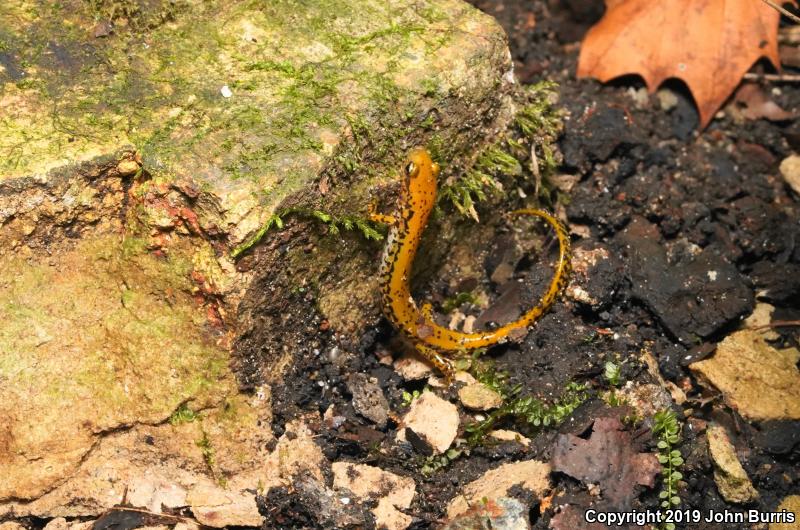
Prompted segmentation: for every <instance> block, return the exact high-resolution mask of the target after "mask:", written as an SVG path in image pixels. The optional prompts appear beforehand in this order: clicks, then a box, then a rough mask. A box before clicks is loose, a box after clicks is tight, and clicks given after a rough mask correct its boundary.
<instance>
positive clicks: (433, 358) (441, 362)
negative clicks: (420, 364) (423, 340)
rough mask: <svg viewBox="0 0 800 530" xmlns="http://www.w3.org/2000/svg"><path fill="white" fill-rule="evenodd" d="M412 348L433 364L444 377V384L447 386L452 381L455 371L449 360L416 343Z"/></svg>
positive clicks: (428, 347)
mask: <svg viewBox="0 0 800 530" xmlns="http://www.w3.org/2000/svg"><path fill="white" fill-rule="evenodd" d="M414 347H415V348H416V349H417V351H418V352H419V354H420V355H422V356H423V357H425V359H426V360H428V361H429V362H430V363H431V364H433V366H435V367H436V369H437V370H439V371H440V372H441V373H442V375H444V379H445V383H446V384H448V385H449V384H450V383H451V382H452V381H453V376H454V375H455V373H456V369H455V368H454V367H453V363H452V362H450V359H448V358H447V357H445V356H444V355H442V354H441V353H439V352H438V351H436V350H435V349H433V348H431V347H430V346H426V345H424V344H420V343H417V344H414Z"/></svg>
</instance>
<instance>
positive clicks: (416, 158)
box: [404, 147, 439, 208]
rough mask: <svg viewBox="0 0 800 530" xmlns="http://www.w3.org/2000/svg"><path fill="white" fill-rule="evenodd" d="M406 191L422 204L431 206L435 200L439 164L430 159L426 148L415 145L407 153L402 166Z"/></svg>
mask: <svg viewBox="0 0 800 530" xmlns="http://www.w3.org/2000/svg"><path fill="white" fill-rule="evenodd" d="M404 171H405V177H406V185H407V187H408V191H409V193H410V194H411V197H413V198H414V199H415V200H416V201H422V202H423V203H424V204H423V206H427V207H429V208H432V207H433V203H434V201H435V200H436V179H437V178H438V177H439V164H437V163H436V162H434V161H433V160H431V155H430V153H428V150H427V149H425V148H423V147H415V148H414V149H412V150H411V152H410V153H409V154H408V159H407V160H406V165H405V168H404Z"/></svg>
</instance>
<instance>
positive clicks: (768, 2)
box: [761, 0, 800, 24]
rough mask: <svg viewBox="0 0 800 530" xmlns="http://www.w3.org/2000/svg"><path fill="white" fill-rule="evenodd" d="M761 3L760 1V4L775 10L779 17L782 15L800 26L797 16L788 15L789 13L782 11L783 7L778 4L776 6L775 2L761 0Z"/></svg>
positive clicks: (799, 19) (799, 18)
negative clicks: (762, 3)
mask: <svg viewBox="0 0 800 530" xmlns="http://www.w3.org/2000/svg"><path fill="white" fill-rule="evenodd" d="M761 1H762V2H764V3H765V4H767V5H768V6H770V7H772V8H773V9H776V10H778V12H779V13H780V14H781V15H783V16H786V17H789V18H791V19H792V20H794V21H795V22H796V23H798V24H800V17H798V16H797V15H795V14H792V13H790V12H789V11H787V10H786V9H784V8H783V7H781V6H779V5H778V4H776V3H775V2H773V1H772V0H761Z"/></svg>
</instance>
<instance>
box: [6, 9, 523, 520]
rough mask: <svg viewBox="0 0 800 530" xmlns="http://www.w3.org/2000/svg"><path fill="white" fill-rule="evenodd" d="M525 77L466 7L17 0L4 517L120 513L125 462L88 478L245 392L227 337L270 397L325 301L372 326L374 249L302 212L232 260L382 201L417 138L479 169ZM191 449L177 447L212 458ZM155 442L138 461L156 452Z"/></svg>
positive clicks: (332, 310)
mask: <svg viewBox="0 0 800 530" xmlns="http://www.w3.org/2000/svg"><path fill="white" fill-rule="evenodd" d="M510 68H511V63H510V56H509V53H508V49H507V47H506V43H505V36H504V34H503V32H502V30H501V29H500V28H499V26H498V25H497V24H496V23H495V22H494V21H493V19H491V18H490V17H488V16H485V15H483V14H481V13H479V12H478V11H477V10H475V9H474V8H472V7H471V6H469V5H467V4H465V3H463V2H461V1H460V0H425V1H423V2H418V1H412V0H391V1H388V2H385V1H383V0H319V1H317V2H304V1H300V0H269V1H266V0H235V1H232V2H222V1H204V0H181V1H178V2H175V3H173V2H166V1H160V0H156V1H146V2H144V1H139V0H89V1H84V0H65V1H62V2H38V1H35V0H9V1H6V2H2V5H0V383H2V384H0V409H3V407H4V409H3V410H0V412H2V415H3V417H8V418H10V419H11V421H10V422H9V423H6V424H4V425H2V426H0V502H2V503H4V504H0V511H3V510H6V512H3V513H7V511H8V510H11V511H12V512H13V513H15V514H18V515H20V514H22V515H24V514H36V515H37V516H43V515H47V514H52V513H55V511H58V514H59V515H66V516H68V515H91V514H97V513H100V512H102V511H103V510H104V509H105V508H107V507H108V506H111V505H113V504H116V503H119V502H121V500H122V498H121V495H122V492H123V491H124V488H121V487H116V486H115V484H116V482H115V481H116V480H117V479H119V480H121V481H123V482H125V481H127V480H129V479H131V476H132V475H130V473H133V471H131V470H127V471H125V473H128V474H125V473H122V472H121V471H119V470H117V469H110V468H109V469H106V468H103V469H104V471H103V473H101V474H99V475H93V474H92V473H91V472H90V470H88V469H87V468H86V466H94V465H98V459H101V457H104V458H109V455H114V454H130V447H131V446H132V445H135V443H136V441H135V436H137V435H138V434H137V433H151V434H142V436H150V437H153V436H155V435H154V434H152V433H154V432H156V431H158V432H161V431H163V430H167V429H175V430H187V431H188V430H189V429H192V428H194V427H196V426H197V425H196V423H195V422H187V423H183V424H180V425H170V423H169V418H170V416H171V415H172V414H173V413H174V412H175V411H176V410H181V407H187V406H188V407H189V408H190V409H191V410H192V411H193V412H196V413H197V414H201V413H202V409H204V408H213V409H214V410H217V409H219V408H221V407H224V403H226V402H231V401H236V399H237V394H236V392H237V390H236V385H235V381H234V378H233V374H232V373H231V371H230V370H229V367H228V362H229V360H230V351H231V349H232V348H233V346H232V345H235V348H234V349H235V353H236V354H237V355H238V359H239V361H240V363H241V365H242V366H247V367H249V369H250V370H252V371H253V372H254V373H253V374H250V375H252V377H251V378H248V377H246V376H247V375H248V374H245V377H244V379H245V381H244V382H245V383H251V382H252V383H253V384H257V383H259V382H260V381H263V380H265V379H267V376H268V375H269V374H271V373H278V372H279V371H280V369H281V363H284V364H285V363H288V362H290V361H291V359H292V356H294V355H300V354H302V350H301V349H300V346H304V345H305V344H306V342H307V341H306V339H307V338H308V336H307V335H304V334H303V332H304V331H303V330H305V329H306V328H305V324H308V323H309V322H312V321H313V318H314V317H313V315H311V316H309V315H310V313H313V314H317V313H319V314H322V315H324V316H326V317H331V324H332V325H334V326H335V327H336V328H337V329H340V330H341V331H342V332H344V333H355V332H356V331H358V327H359V326H364V325H366V321H367V320H369V318H374V316H375V315H377V312H376V311H375V308H374V302H375V300H376V299H377V297H376V294H375V293H376V292H377V291H376V290H374V289H373V287H374V281H373V280H372V279H371V276H372V265H373V263H372V261H373V256H372V254H374V253H376V252H377V251H378V249H377V248H374V247H368V246H366V245H365V244H364V242H363V241H361V240H359V239H356V238H354V237H350V236H349V235H346V234H345V235H343V237H342V240H336V241H334V240H332V239H330V238H325V237H324V235H323V234H324V233H325V229H324V228H323V230H317V229H316V228H315V225H314V223H302V222H301V223H292V226H289V227H287V230H286V232H285V233H284V234H282V235H281V241H267V242H264V243H263V244H261V245H259V246H258V247H257V248H254V249H253V251H252V252H251V253H250V254H249V255H245V256H244V257H243V258H242V261H240V262H239V263H234V262H233V260H232V259H231V258H230V251H231V249H233V248H235V247H236V246H238V245H240V244H242V243H243V242H244V241H246V240H247V239H248V237H250V236H251V235H253V234H254V233H256V231H257V230H258V229H259V228H260V227H262V226H264V224H265V223H266V222H267V220H269V219H270V218H272V216H274V215H275V214H276V213H277V212H279V211H280V209H281V208H292V207H302V208H306V209H308V210H311V211H314V210H319V211H324V212H328V213H330V214H332V215H334V216H335V217H337V218H345V217H347V218H354V216H358V215H361V214H362V212H363V211H365V208H366V206H367V204H368V203H369V202H371V201H372V200H373V199H374V198H376V197H377V196H379V195H382V196H384V197H383V198H384V199H386V200H390V199H391V196H392V194H393V193H394V190H395V189H396V184H397V180H396V177H397V175H398V173H397V171H396V170H395V168H396V167H398V166H399V165H400V164H399V161H400V160H401V159H402V157H403V156H404V154H405V152H406V151H407V150H408V148H409V147H411V146H412V145H415V144H423V145H424V144H428V143H435V144H436V145H440V146H446V149H443V150H442V151H441V152H440V156H441V158H442V161H443V162H449V161H454V160H459V159H464V158H468V157H469V155H470V154H471V153H472V152H473V150H474V147H475V146H476V145H481V144H483V143H486V142H491V141H492V138H493V137H494V136H495V135H496V134H497V133H498V132H499V131H501V130H502V129H503V128H504V127H505V126H506V124H507V123H508V122H509V121H510V119H511V114H512V113H511V106H512V104H511V102H510V99H509V97H508V92H509V89H510V86H511V85H512V84H513V77H512V76H511V75H510ZM309 248H310V249H311V250H309ZM342 264H344V265H342ZM307 297H311V302H310V303H311V304H312V305H313V308H314V309H313V310H312V311H309V307H308V305H306V304H307ZM284 317H287V318H284ZM300 324H303V325H300ZM62 411H66V412H62ZM201 415H202V414H201ZM243 416H244V417H250V415H248V414H244V415H243ZM214 417H216V416H215V415H214V414H213V413H212V412H209V413H208V418H214ZM208 418H207V421H209V422H211V421H212V420H211V419H208ZM204 421H206V420H204ZM213 421H216V423H209V424H208V425H206V424H204V425H203V433H204V434H203V437H206V438H207V439H208V440H209V443H210V444H211V445H213V446H214V447H215V448H216V447H218V446H219V447H222V446H223V445H224V444H223V443H222V441H221V435H220V432H222V431H221V429H220V428H219V427H218V426H219V425H220V421H221V420H219V421H217V420H213ZM215 425H217V427H215ZM243 429H244V430H245V431H246V432H245V433H243V434H242V436H241V437H242V439H248V440H252V439H256V438H258V436H257V435H256V431H257V426H256V425H254V424H252V423H249V424H248V426H247V427H246V428H244V427H243ZM162 435H163V433H162ZM160 436H161V435H160ZM193 436H195V437H196V436H197V434H196V433H195V434H194V435H193ZM215 437H216V438H215ZM158 439H159V440H161V441H163V443H164V444H165V446H166V445H168V442H169V436H164V437H163V438H158ZM204 439H205V438H204ZM195 441H196V440H194V441H193V442H192V443H189V444H184V445H183V446H181V447H180V448H178V449H175V450H174V451H173V452H172V453H170V455H169V458H170V459H171V460H175V461H177V460H180V459H181V458H185V459H186V462H192V463H193V465H195V464H197V459H198V458H200V459H201V461H202V457H199V456H198V453H199V452H200V449H199V448H198V447H197V446H196V445H195V443H194V442H195ZM115 444H122V445H115ZM234 445H235V444H234ZM262 445H263V444H262ZM237 447H239V448H240V450H242V451H245V450H249V449H248V448H251V447H252V446H251V445H247V444H244V445H240V446H237ZM215 450H216V449H215ZM189 452H191V455H190V454H189ZM222 453H226V454H229V455H231V454H237V449H236V448H229V449H225V450H223V449H220V450H218V451H216V453H215V454H217V455H220V454H222ZM142 454H143V455H144V456H142V458H141V459H139V460H137V462H136V470H137V472H140V473H147V472H149V471H148V470H151V469H156V468H157V467H158V466H159V465H161V464H162V463H163V462H160V461H159V457H158V449H157V448H156V449H152V450H151V449H149V448H148V450H147V451H144V452H143V453H142ZM254 455H255V454H254ZM254 455H249V457H252V458H255V456H254ZM131 458H132V459H134V457H133V456H131ZM136 458H138V456H137V457H136ZM101 460H102V459H101ZM244 460H245V461H246V460H247V457H245V458H244ZM220 465H221V464H220V463H219V462H218V461H217V462H216V463H215V466H216V467H220ZM148 466H150V467H148ZM188 467H192V466H188ZM206 467H207V466H206ZM192 469H193V472H195V473H208V471H209V470H208V469H205V468H203V469H194V468H192ZM226 470H227V471H226ZM182 472H183V471H181V473H182ZM211 472H212V473H216V472H217V471H216V470H214V469H212V470H211ZM222 472H224V473H227V475H226V476H225V478H226V479H227V478H230V484H233V486H231V487H238V488H244V487H247V486H245V485H244V482H245V481H246V480H249V479H250V477H246V478H242V479H241V480H237V476H236V475H235V473H237V472H238V471H236V468H235V466H229V467H227V468H225V469H223V470H222ZM176 473H177V472H176ZM228 475H231V476H230V477H228ZM165 476H166V475H165ZM170 476H172V475H170ZM181 476H184V475H181ZM70 477H72V478H70ZM120 477H121V478H120ZM184 478H185V480H187V481H189V480H193V478H192V477H188V478H187V477H184ZM131 480H132V479H131ZM165 480H166V479H165ZM75 481H77V482H75ZM81 481H83V482H81ZM78 483H80V484H89V485H91V488H90V489H89V490H80V491H79V489H78V490H76V489H74V488H72V487H71V485H72V484H78ZM251 486H252V485H251ZM45 492H50V493H45ZM43 493H45V495H44V496H42V497H40V495H42V494H43ZM82 495H83V496H82ZM37 497H39V499H36V498H37ZM9 503H10V504H9Z"/></svg>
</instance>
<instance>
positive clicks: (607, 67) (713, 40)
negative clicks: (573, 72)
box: [578, 0, 780, 127]
mask: <svg viewBox="0 0 800 530" xmlns="http://www.w3.org/2000/svg"><path fill="white" fill-rule="evenodd" d="M779 21H780V14H779V13H778V12H777V11H776V10H774V9H773V8H771V7H770V6H768V5H767V4H765V3H764V2H760V1H758V0H673V1H670V2H656V1H653V0H606V13H605V15H603V18H602V19H600V22H598V23H597V24H596V25H595V26H593V27H592V29H590V30H589V32H588V33H587V35H586V38H585V39H584V41H583V44H582V45H581V54H580V58H579V59H578V77H596V78H597V79H599V80H601V81H608V80H609V79H612V78H614V77H618V76H621V75H625V74H639V75H641V76H642V77H643V78H644V81H645V83H646V84H647V88H648V90H649V91H650V92H653V91H655V90H656V88H658V86H659V85H660V84H661V83H662V82H663V81H664V80H665V79H667V78H670V77H676V78H679V79H681V80H683V81H684V82H685V83H686V85H687V86H688V87H689V90H691V92H692V95H693V96H694V99H695V101H696V102H697V107H698V110H699V112H700V123H701V126H702V127H705V126H706V125H708V122H709V121H711V118H712V116H714V113H715V112H716V111H717V110H718V109H719V108H720V107H721V106H722V104H723V103H724V102H725V100H726V99H727V98H728V96H730V95H731V94H732V93H733V91H734V89H735V88H736V86H737V85H738V84H739V81H740V80H741V78H742V76H743V75H744V74H745V73H746V72H747V71H748V70H749V69H750V67H751V66H752V65H753V63H755V62H756V61H757V60H758V59H760V58H761V57H766V58H768V59H769V60H770V61H772V64H773V65H775V66H776V67H779V65H780V63H779V59H778V41H777V35H778V22H779Z"/></svg>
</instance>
